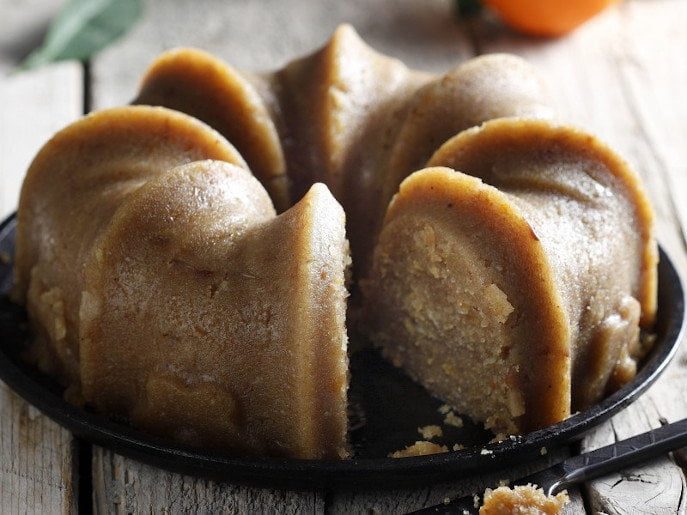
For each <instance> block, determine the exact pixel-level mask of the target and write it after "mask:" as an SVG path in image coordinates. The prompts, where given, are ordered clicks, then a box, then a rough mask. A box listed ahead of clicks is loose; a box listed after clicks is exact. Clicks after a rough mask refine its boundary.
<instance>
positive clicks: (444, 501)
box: [442, 497, 451, 505]
mask: <svg viewBox="0 0 687 515" xmlns="http://www.w3.org/2000/svg"><path fill="white" fill-rule="evenodd" d="M442 502H443V503H444V504H446V505H449V504H451V499H450V498H449V497H444V500H443V501H442Z"/></svg>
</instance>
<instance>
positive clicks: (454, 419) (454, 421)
mask: <svg viewBox="0 0 687 515" xmlns="http://www.w3.org/2000/svg"><path fill="white" fill-rule="evenodd" d="M444 424H448V425H449V426H456V427H463V419H462V418H460V417H459V416H458V415H456V414H455V413H454V412H453V411H449V412H448V413H447V414H446V417H445V418H444Z"/></svg>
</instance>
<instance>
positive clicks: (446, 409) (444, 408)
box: [437, 404, 451, 415]
mask: <svg viewBox="0 0 687 515" xmlns="http://www.w3.org/2000/svg"><path fill="white" fill-rule="evenodd" d="M437 411H438V412H439V413H441V414H442V415H446V414H447V413H448V412H449V411H451V406H449V405H448V404H442V405H441V406H439V408H437Z"/></svg>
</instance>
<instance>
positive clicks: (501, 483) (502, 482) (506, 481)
mask: <svg viewBox="0 0 687 515" xmlns="http://www.w3.org/2000/svg"><path fill="white" fill-rule="evenodd" d="M499 486H510V479H499Z"/></svg>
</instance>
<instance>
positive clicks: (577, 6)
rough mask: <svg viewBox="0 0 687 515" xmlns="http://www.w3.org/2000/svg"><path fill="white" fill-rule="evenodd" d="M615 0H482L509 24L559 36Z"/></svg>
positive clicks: (535, 33)
mask: <svg viewBox="0 0 687 515" xmlns="http://www.w3.org/2000/svg"><path fill="white" fill-rule="evenodd" d="M617 1H618V0H483V2H484V4H485V5H488V6H489V7H491V8H492V9H494V10H495V11H496V12H497V13H498V14H499V15H500V16H501V18H503V20H504V21H505V22H506V23H507V24H508V25H510V26H511V27H513V28H515V29H517V30H520V31H522V32H525V33H527V34H532V35H535V36H549V37H552V36H553V37H555V36H562V35H564V34H567V33H568V32H570V31H572V30H573V29H575V28H576V27H577V26H579V25H581V24H582V23H584V22H585V21H587V20H588V19H589V18H591V17H592V16H594V15H595V14H597V13H599V12H601V11H602V10H603V9H605V8H606V7H608V6H609V5H610V4H612V3H615V2H617Z"/></svg>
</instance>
